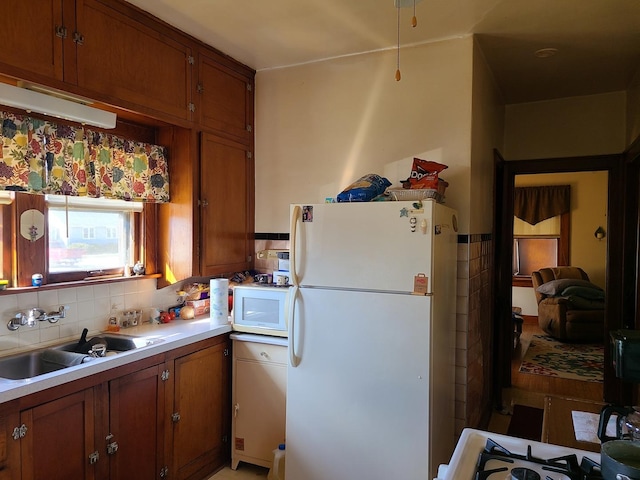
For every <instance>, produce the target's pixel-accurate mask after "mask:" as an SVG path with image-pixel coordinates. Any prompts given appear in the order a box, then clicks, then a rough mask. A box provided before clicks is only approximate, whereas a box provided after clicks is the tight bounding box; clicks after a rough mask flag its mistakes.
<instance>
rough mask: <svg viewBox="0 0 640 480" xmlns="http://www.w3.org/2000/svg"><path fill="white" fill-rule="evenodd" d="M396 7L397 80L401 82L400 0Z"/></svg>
mask: <svg viewBox="0 0 640 480" xmlns="http://www.w3.org/2000/svg"><path fill="white" fill-rule="evenodd" d="M396 9H397V10H398V26H397V27H398V28H397V30H398V52H397V56H396V82H399V81H400V79H401V78H402V76H401V75H400V2H397V5H396Z"/></svg>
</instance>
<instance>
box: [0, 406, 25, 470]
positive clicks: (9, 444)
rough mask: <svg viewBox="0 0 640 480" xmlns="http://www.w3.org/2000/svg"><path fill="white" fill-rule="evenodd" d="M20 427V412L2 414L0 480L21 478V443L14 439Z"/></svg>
mask: <svg viewBox="0 0 640 480" xmlns="http://www.w3.org/2000/svg"><path fill="white" fill-rule="evenodd" d="M19 425H20V412H19V411H18V410H13V409H11V410H10V411H8V412H6V411H5V412H2V414H0V480H12V479H15V478H20V475H21V474H20V442H19V440H16V439H14V438H13V436H14V429H15V428H18V431H19V428H20V427H19Z"/></svg>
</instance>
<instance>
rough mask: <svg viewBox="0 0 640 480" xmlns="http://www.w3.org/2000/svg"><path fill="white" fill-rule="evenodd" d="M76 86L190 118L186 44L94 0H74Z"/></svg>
mask: <svg viewBox="0 0 640 480" xmlns="http://www.w3.org/2000/svg"><path fill="white" fill-rule="evenodd" d="M77 30H78V32H79V33H80V35H81V36H82V42H81V44H78V47H77V70H78V86H81V87H85V88H87V89H90V90H93V91H96V92H99V93H100V94H103V95H105V96H106V97H108V98H111V99H112V100H113V102H114V103H116V104H120V105H122V106H123V107H127V106H131V107H133V106H135V107H136V110H137V111H139V112H141V113H150V114H152V112H153V111H157V112H162V113H165V114H168V115H170V116H172V117H175V118H178V119H183V120H189V119H190V117H191V113H190V110H189V103H190V102H191V70H192V63H193V60H192V56H191V48H190V47H189V46H187V45H185V44H184V43H182V42H181V40H182V38H180V37H178V36H177V35H176V38H171V37H169V36H168V35H164V34H163V33H161V32H160V31H157V30H155V29H153V28H151V27H150V26H148V25H146V24H145V23H142V21H140V22H139V21H136V20H135V19H134V18H130V17H129V16H127V15H125V13H124V12H120V11H116V10H115V9H112V8H110V7H109V6H106V5H104V4H103V3H101V2H99V1H96V0H77Z"/></svg>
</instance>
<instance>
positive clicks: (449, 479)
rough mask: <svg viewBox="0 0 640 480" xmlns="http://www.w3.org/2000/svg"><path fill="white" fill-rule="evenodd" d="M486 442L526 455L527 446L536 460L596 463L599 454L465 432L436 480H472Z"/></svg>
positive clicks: (467, 430)
mask: <svg viewBox="0 0 640 480" xmlns="http://www.w3.org/2000/svg"><path fill="white" fill-rule="evenodd" d="M487 438H491V439H492V440H494V441H495V442H497V443H498V444H500V445H501V446H502V447H504V448H506V449H507V450H509V451H511V452H512V453H517V454H526V453H527V445H530V446H531V451H532V455H534V456H536V457H539V458H553V457H560V456H563V455H571V454H575V455H576V456H577V457H578V461H580V459H582V457H585V456H586V457H589V458H590V459H591V460H593V461H595V462H597V463H600V454H598V453H594V452H588V451H584V450H577V449H575V448H569V447H561V446H558V445H553V444H550V443H542V442H534V441H531V440H524V439H522V438H516V437H510V436H507V435H500V434H498V433H491V432H485V431H482V430H474V429H471V428H466V429H464V430H463V431H462V435H461V436H460V440H458V443H457V445H456V448H455V450H454V452H453V455H452V457H451V460H450V461H449V465H448V466H447V467H446V473H445V474H444V477H439V479H438V480H440V479H442V480H472V479H473V478H474V475H475V469H476V462H477V460H478V455H480V452H482V450H483V449H484V446H485V444H486V443H487Z"/></svg>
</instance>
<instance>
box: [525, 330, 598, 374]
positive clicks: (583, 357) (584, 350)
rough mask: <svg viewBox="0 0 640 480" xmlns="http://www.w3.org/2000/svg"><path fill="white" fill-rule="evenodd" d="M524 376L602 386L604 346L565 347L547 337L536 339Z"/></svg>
mask: <svg viewBox="0 0 640 480" xmlns="http://www.w3.org/2000/svg"><path fill="white" fill-rule="evenodd" d="M520 372H522V373H533V374H536V375H547V376H551V377H558V378H568V379H571V380H582V381H587V382H602V378H603V372H604V346H603V345H598V344H583V343H582V344H576V343H562V342H559V341H557V340H555V339H554V338H552V337H549V336H547V335H533V337H532V339H531V344H530V345H529V348H528V349H527V351H526V353H525V355H524V358H523V359H522V364H521V365H520Z"/></svg>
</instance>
